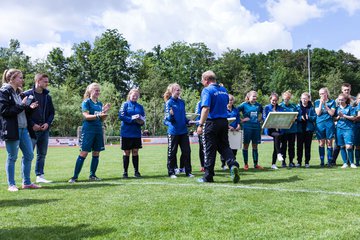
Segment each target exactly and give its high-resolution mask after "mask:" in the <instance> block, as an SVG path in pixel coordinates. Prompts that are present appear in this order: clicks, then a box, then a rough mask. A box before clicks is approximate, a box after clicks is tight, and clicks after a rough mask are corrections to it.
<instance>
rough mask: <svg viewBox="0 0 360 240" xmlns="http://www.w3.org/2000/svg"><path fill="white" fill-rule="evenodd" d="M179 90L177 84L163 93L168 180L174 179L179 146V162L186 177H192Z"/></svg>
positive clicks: (183, 111)
mask: <svg viewBox="0 0 360 240" xmlns="http://www.w3.org/2000/svg"><path fill="white" fill-rule="evenodd" d="M180 93H181V89H180V86H179V84H177V83H173V84H170V85H169V86H168V87H167V89H166V92H165V93H164V100H165V117H164V124H165V125H166V126H167V127H168V131H167V133H168V160H167V168H168V174H169V177H170V178H176V175H175V166H176V154H177V149H178V146H179V145H180V149H181V156H180V162H181V161H183V163H184V167H185V174H186V176H187V177H194V175H192V174H191V171H192V169H191V150H190V142H189V136H188V129H187V124H188V123H189V120H188V119H187V118H186V112H185V102H184V101H183V100H182V99H180Z"/></svg>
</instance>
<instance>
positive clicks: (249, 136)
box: [243, 128, 261, 144]
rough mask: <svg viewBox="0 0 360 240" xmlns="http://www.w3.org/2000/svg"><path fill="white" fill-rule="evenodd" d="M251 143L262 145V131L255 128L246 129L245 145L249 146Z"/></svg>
mask: <svg viewBox="0 0 360 240" xmlns="http://www.w3.org/2000/svg"><path fill="white" fill-rule="evenodd" d="M250 141H251V142H252V144H260V143H261V134H260V129H253V128H244V142H243V143H244V144H249V143H250Z"/></svg>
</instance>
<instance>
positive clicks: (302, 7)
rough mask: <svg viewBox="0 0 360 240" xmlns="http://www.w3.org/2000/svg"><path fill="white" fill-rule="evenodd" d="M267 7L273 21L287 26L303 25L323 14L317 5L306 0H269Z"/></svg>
mask: <svg viewBox="0 0 360 240" xmlns="http://www.w3.org/2000/svg"><path fill="white" fill-rule="evenodd" d="M266 8H267V10H268V12H269V14H270V16H271V19H272V20H273V21H275V22H277V23H281V24H283V25H284V26H286V27H287V28H292V27H295V26H298V25H301V24H303V23H305V22H307V21H309V20H310V19H313V18H319V17H321V16H322V14H323V13H322V11H321V10H320V9H319V8H318V7H317V6H316V5H314V4H313V5H310V4H308V3H307V1H306V0H268V1H267V2H266Z"/></svg>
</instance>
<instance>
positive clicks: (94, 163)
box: [90, 156, 99, 177]
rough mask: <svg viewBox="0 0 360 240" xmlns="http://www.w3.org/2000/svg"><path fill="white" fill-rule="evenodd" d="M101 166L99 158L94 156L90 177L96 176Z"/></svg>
mask: <svg viewBox="0 0 360 240" xmlns="http://www.w3.org/2000/svg"><path fill="white" fill-rule="evenodd" d="M98 165H99V156H92V159H91V165H90V177H93V176H96V175H95V173H96V170H97V167H98Z"/></svg>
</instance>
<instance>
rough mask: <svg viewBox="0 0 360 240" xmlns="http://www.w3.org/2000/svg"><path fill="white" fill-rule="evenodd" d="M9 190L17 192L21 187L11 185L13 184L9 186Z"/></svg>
mask: <svg viewBox="0 0 360 240" xmlns="http://www.w3.org/2000/svg"><path fill="white" fill-rule="evenodd" d="M8 191H9V192H17V191H19V189H18V188H17V187H16V186H15V185H11V186H9V188H8Z"/></svg>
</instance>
